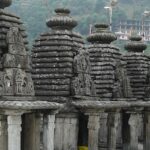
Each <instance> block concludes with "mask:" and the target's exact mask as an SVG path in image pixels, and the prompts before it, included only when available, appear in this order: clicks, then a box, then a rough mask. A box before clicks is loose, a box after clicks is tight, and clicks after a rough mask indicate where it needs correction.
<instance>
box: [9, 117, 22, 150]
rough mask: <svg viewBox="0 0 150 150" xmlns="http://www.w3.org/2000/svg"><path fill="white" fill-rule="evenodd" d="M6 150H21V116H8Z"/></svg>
mask: <svg viewBox="0 0 150 150" xmlns="http://www.w3.org/2000/svg"><path fill="white" fill-rule="evenodd" d="M7 119H8V120H7V121H8V150H21V123H22V120H21V115H12V116H10V115H9V116H8V118H7Z"/></svg>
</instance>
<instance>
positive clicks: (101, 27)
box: [87, 23, 117, 44]
mask: <svg viewBox="0 0 150 150" xmlns="http://www.w3.org/2000/svg"><path fill="white" fill-rule="evenodd" d="M116 39H117V36H116V35H115V34H113V33H112V32H110V31H109V26H108V25H107V24H104V23H103V24H95V32H93V33H92V34H91V35H89V36H88V38H87V40H88V42H91V43H100V44H110V43H111V42H113V41H115V40H116Z"/></svg>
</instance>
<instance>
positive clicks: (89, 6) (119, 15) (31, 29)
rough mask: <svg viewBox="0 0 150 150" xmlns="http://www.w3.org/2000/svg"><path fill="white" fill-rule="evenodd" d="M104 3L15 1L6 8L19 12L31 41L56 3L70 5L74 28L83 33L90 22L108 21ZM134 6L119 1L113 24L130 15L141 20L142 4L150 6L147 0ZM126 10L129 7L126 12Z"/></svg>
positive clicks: (44, 28) (130, 0)
mask: <svg viewBox="0 0 150 150" xmlns="http://www.w3.org/2000/svg"><path fill="white" fill-rule="evenodd" d="M106 5H107V3H106V1H105V0H92V1H91V0H86V1H83V0H76V1H74V0H69V1H68V0H61V1H58V0H55V1H54V0H14V3H13V5H12V6H11V7H10V8H9V9H11V10H13V11H14V12H15V13H17V14H19V15H20V17H21V18H22V19H23V21H24V22H25V24H26V27H27V31H28V34H29V39H30V40H31V41H33V40H34V39H35V37H36V36H37V34H39V33H41V32H43V31H45V30H46V27H45V26H44V21H45V20H46V19H47V17H49V14H50V16H51V15H52V14H53V10H54V8H56V7H58V6H59V7H60V6H61V7H64V6H65V7H68V8H70V9H71V10H72V14H73V15H75V17H76V18H78V21H79V22H80V24H79V26H78V27H77V30H78V31H79V32H80V33H81V34H82V35H87V34H88V33H89V24H95V23H96V22H101V21H105V22H106V21H107V20H108V19H107V18H108V16H107V11H106V10H105V9H104V6H106ZM133 5H134V1H133V0H128V1H127V0H119V3H118V6H116V8H114V10H113V24H114V22H115V21H117V20H122V19H131V18H133V17H134V18H135V19H140V18H141V15H142V13H143V11H144V10H145V6H149V5H150V1H149V0H143V1H140V0H138V1H137V0H136V5H134V9H133V7H132V6H133ZM126 9H129V11H127V10H126ZM135 12H136V13H135ZM31 14H32V15H31ZM137 14H138V15H137ZM106 19H107V20H106ZM30 44H31V43H30Z"/></svg>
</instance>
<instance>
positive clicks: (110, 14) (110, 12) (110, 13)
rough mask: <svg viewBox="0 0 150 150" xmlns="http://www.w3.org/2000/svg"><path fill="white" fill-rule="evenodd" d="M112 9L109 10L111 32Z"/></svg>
mask: <svg viewBox="0 0 150 150" xmlns="http://www.w3.org/2000/svg"><path fill="white" fill-rule="evenodd" d="M112 10H113V9H112V7H110V8H109V17H110V22H109V23H110V31H112Z"/></svg>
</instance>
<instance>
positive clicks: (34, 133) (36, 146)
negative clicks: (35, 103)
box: [23, 113, 41, 150]
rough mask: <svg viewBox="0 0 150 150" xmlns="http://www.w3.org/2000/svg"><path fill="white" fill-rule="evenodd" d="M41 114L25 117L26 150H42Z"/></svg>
mask: <svg viewBox="0 0 150 150" xmlns="http://www.w3.org/2000/svg"><path fill="white" fill-rule="evenodd" d="M40 122H41V116H40V114H35V113H33V114H26V115H25V116H24V138H23V140H24V142H23V143H24V146H23V147H24V150H40V124H41V123H40Z"/></svg>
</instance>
